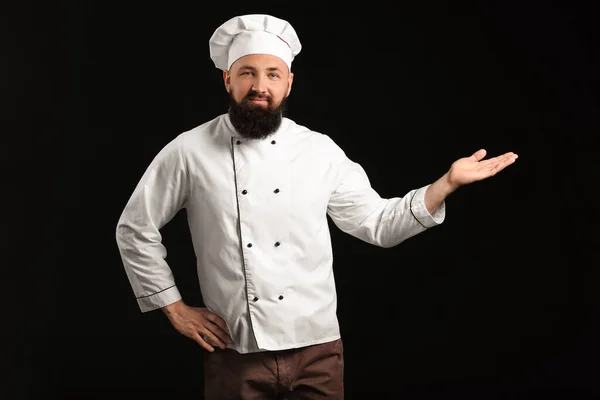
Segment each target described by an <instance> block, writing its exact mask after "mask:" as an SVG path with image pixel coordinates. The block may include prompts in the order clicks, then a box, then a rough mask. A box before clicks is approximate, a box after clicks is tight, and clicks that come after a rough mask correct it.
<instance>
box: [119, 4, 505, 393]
mask: <svg viewBox="0 0 600 400" xmlns="http://www.w3.org/2000/svg"><path fill="white" fill-rule="evenodd" d="M300 49H301V44H300V40H299V38H298V35H297V34H296V31H295V30H294V28H293V27H292V26H291V25H290V24H289V23H288V22H287V21H284V20H282V19H279V18H276V17H273V16H269V15H243V16H238V17H234V18H232V19H230V20H228V21H226V22H224V23H223V24H222V25H221V26H220V27H218V28H217V29H216V31H215V32H214V34H213V35H212V37H211V38H210V40H209V50H210V57H211V59H212V60H213V62H214V64H215V66H216V67H217V68H219V69H220V70H223V82H224V86H225V89H226V90H227V92H228V94H229V98H230V102H229V105H228V111H227V113H224V114H222V115H219V116H217V117H216V118H214V119H213V120H211V121H208V122H205V123H203V124H202V125H200V126H197V127H195V128H193V129H191V130H189V131H187V132H183V133H181V134H179V135H178V136H176V137H175V138H174V139H172V140H171V141H170V142H169V143H168V144H166V145H165V146H164V148H162V150H161V151H160V152H159V153H158V154H157V155H156V157H155V158H154V159H153V160H152V162H151V163H150V165H149V166H148V167H147V169H146V171H145V173H144V174H143V176H142V177H141V179H140V181H139V183H138V184H137V186H136V187H135V189H134V191H133V193H132V194H131V197H130V199H129V201H128V202H127V204H126V206H125V208H124V210H123V212H122V215H121V216H120V219H119V221H118V225H117V229H116V240H117V244H118V247H119V251H120V254H121V257H122V261H123V265H124V267H125V271H126V274H127V277H128V279H129V282H130V284H131V287H132V289H133V293H134V294H135V297H136V299H137V303H138V305H139V308H140V310H141V311H142V312H148V311H152V310H156V309H162V310H163V311H164V313H165V314H166V315H167V317H168V319H169V321H170V322H171V323H172V324H173V326H174V327H175V329H177V330H178V331H179V332H180V333H182V334H183V335H185V336H187V337H189V338H191V339H193V340H195V341H196V342H197V343H198V344H199V345H200V346H202V347H203V348H204V349H205V350H206V351H205V352H204V372H205V398H206V399H225V398H239V399H246V398H248V399H249V398H253V399H254V398H261V399H268V398H275V397H276V396H277V395H281V394H285V395H286V396H288V397H286V398H290V399H291V398H294V396H298V398H300V397H301V398H304V399H313V398H314V399H317V398H318V399H322V398H327V399H342V398H343V367H344V359H343V344H342V341H341V337H340V329H339V324H338V320H337V316H336V289H335V284H334V273H333V269H332V246H331V239H330V231H329V228H330V227H329V226H328V220H327V215H329V216H330V217H331V220H332V221H333V222H334V223H335V225H336V226H337V227H338V228H339V229H341V230H342V231H343V232H346V233H348V234H350V235H352V236H355V237H357V238H359V239H361V240H363V241H365V242H367V243H370V244H373V245H376V246H380V247H392V246H396V245H398V244H399V243H401V242H402V241H404V240H406V239H408V238H410V237H412V236H415V235H417V234H419V233H421V232H423V231H425V230H426V229H428V228H431V227H434V226H437V225H439V224H441V223H442V222H443V220H444V216H445V203H444V200H445V198H446V197H447V196H448V195H449V194H451V193H452V192H453V191H455V190H456V189H457V188H458V187H460V186H462V185H464V184H468V183H471V182H474V181H479V180H482V179H485V178H488V177H491V176H493V175H495V174H496V173H497V172H499V171H501V170H502V169H504V168H505V167H506V166H508V165H510V164H512V163H513V162H514V161H515V160H516V158H517V156H516V154H514V153H506V154H503V155H501V156H498V157H494V158H490V159H487V160H484V157H485V155H486V152H485V150H483V149H482V150H479V151H477V152H476V153H474V154H473V155H471V156H469V157H464V158H461V159H458V160H457V161H456V162H454V163H453V164H452V165H451V167H450V168H449V170H448V171H447V172H446V173H445V174H444V175H442V176H441V177H440V178H439V179H438V180H437V181H435V182H433V183H431V184H428V185H426V186H423V187H420V188H415V189H413V190H410V191H408V193H405V194H404V196H402V197H394V198H382V197H381V196H379V195H378V194H377V192H376V191H375V190H374V189H373V188H372V187H371V185H370V183H369V179H368V177H367V175H366V173H365V171H364V170H363V168H362V167H361V166H360V165H359V164H357V163H356V162H353V161H352V160H351V159H349V158H348V157H347V156H346V154H345V153H344V151H343V150H342V149H341V148H340V147H339V146H338V145H336V143H335V142H334V141H333V140H332V139H331V138H330V137H329V136H327V135H326V134H323V133H320V132H315V131H313V130H311V129H310V128H307V127H305V126H302V125H300V124H298V123H296V122H295V121H292V120H290V119H288V118H286V117H284V116H283V108H284V105H285V101H286V99H287V98H288V96H289V95H290V93H291V90H292V83H293V78H294V75H293V73H292V61H293V60H294V58H295V57H296V56H297V55H298V53H299V52H300ZM182 209H186V210H187V217H188V224H189V228H190V232H191V237H192V242H193V248H194V252H195V255H196V260H197V265H196V268H197V274H198V279H199V283H200V290H201V293H202V298H203V301H204V304H205V307H191V306H188V305H186V304H185V302H184V300H183V299H182V297H181V294H180V292H179V291H178V289H177V284H176V279H175V277H174V276H173V274H172V271H171V269H170V268H169V265H168V264H167V262H166V261H165V259H166V254H167V251H166V248H165V246H164V245H163V244H162V243H161V239H162V237H161V233H160V231H159V230H160V229H161V228H162V227H163V226H164V225H165V224H167V223H168V222H169V221H170V220H171V219H172V218H173V216H174V215H175V214H176V213H177V212H178V211H179V210H182ZM302 396H303V397H302Z"/></svg>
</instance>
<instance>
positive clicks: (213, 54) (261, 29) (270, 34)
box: [209, 14, 302, 70]
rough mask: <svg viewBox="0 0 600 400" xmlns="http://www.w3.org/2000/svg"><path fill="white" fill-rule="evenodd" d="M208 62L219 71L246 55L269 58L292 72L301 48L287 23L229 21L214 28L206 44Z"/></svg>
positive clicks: (263, 18)
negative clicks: (294, 61) (272, 57)
mask: <svg viewBox="0 0 600 400" xmlns="http://www.w3.org/2000/svg"><path fill="white" fill-rule="evenodd" d="M209 46H210V58H211V59H212V60H213V62H214V63H215V66H216V67H217V68H219V69H221V70H229V68H231V64H233V63H234V62H235V61H236V60H237V59H239V58H240V57H243V56H245V55H248V54H271V55H274V56H276V57H279V58H281V59H282V60H283V61H284V62H285V63H286V64H287V66H288V68H290V69H291V67H292V60H293V59H294V57H295V56H296V55H298V53H300V49H301V48H302V46H301V45H300V40H299V39H298V35H297V34H296V31H295V30H294V28H293V27H292V25H290V24H289V22H287V21H284V20H282V19H279V18H276V17H272V16H270V15H265V14H251V15H243V16H239V17H234V18H231V19H230V20H229V21H227V22H225V23H224V24H223V25H221V26H220V27H218V28H217V30H216V31H215V32H214V33H213V35H212V37H211V38H210V41H209Z"/></svg>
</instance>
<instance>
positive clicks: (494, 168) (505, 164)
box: [490, 155, 517, 174]
mask: <svg viewBox="0 0 600 400" xmlns="http://www.w3.org/2000/svg"><path fill="white" fill-rule="evenodd" d="M516 160H517V157H516V155H515V156H510V157H506V158H504V159H503V160H500V161H499V162H498V163H496V164H495V165H493V166H492V167H491V168H490V172H492V173H493V174H496V173H498V172H500V171H502V170H503V169H504V168H506V167H508V166H509V165H511V164H512V163H514V162H515V161H516Z"/></svg>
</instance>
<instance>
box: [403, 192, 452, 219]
mask: <svg viewBox="0 0 600 400" xmlns="http://www.w3.org/2000/svg"><path fill="white" fill-rule="evenodd" d="M429 186H430V185H427V186H423V187H422V188H420V189H417V191H416V192H415V194H414V195H413V197H412V199H411V201H410V211H411V212H412V215H413V216H414V217H415V219H416V220H417V221H419V223H420V224H421V225H423V227H424V228H431V227H433V226H436V225H439V224H441V223H442V222H444V219H445V218H446V202H445V201H442V204H440V205H439V207H438V208H437V209H436V210H435V211H434V212H433V214H430V213H429V211H428V210H427V207H426V206H425V192H426V191H427V188H428V187H429Z"/></svg>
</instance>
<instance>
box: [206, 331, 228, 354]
mask: <svg viewBox="0 0 600 400" xmlns="http://www.w3.org/2000/svg"><path fill="white" fill-rule="evenodd" d="M202 334H204V335H206V337H207V338H208V340H210V341H211V342H212V343H211V344H212V345H213V346H219V347H220V348H222V349H224V348H225V347H226V345H225V341H223V340H221V338H219V337H218V336H217V335H215V334H214V333H213V332H211V331H210V329H207V328H205V329H204V331H203V332H202Z"/></svg>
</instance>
